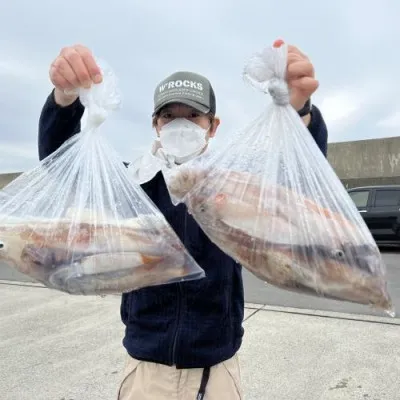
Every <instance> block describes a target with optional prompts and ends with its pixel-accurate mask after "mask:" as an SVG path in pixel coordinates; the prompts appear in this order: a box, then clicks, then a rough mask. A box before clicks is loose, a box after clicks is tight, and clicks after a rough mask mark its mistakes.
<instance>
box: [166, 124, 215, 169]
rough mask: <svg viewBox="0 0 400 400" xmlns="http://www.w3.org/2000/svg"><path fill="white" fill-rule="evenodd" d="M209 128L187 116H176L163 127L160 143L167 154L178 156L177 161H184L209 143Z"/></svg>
mask: <svg viewBox="0 0 400 400" xmlns="http://www.w3.org/2000/svg"><path fill="white" fill-rule="evenodd" d="M209 129H210V128H208V129H203V128H202V127H200V126H198V125H197V124H195V123H194V122H191V121H189V120H187V119H185V118H176V119H174V120H173V121H171V122H169V123H168V124H165V125H164V126H163V127H162V128H161V130H160V143H161V146H162V148H163V149H164V151H165V152H166V153H167V154H169V155H172V156H174V157H176V159H177V161H179V160H181V161H184V160H185V159H188V158H192V157H195V156H197V155H198V154H200V153H201V151H202V150H203V149H204V147H205V146H206V145H207V141H206V134H207V132H208V130H209Z"/></svg>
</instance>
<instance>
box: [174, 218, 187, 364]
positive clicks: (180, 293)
mask: <svg viewBox="0 0 400 400" xmlns="http://www.w3.org/2000/svg"><path fill="white" fill-rule="evenodd" d="M186 223H187V212H185V222H184V231H183V232H184V233H183V244H184V245H185V247H186ZM177 290H178V306H177V313H176V327H175V333H174V341H173V345H172V363H173V364H176V345H177V341H178V333H179V324H180V319H181V307H182V306H181V302H182V296H183V293H182V286H181V283H179V282H178V283H177Z"/></svg>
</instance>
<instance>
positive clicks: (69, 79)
mask: <svg viewBox="0 0 400 400" xmlns="http://www.w3.org/2000/svg"><path fill="white" fill-rule="evenodd" d="M50 80H51V82H52V83H53V85H54V87H55V91H54V98H55V101H56V103H57V104H58V105H60V106H62V107H66V106H68V105H70V104H72V103H73V102H74V101H75V100H76V99H77V98H78V95H77V94H75V93H68V92H72V91H74V90H75V89H78V88H80V87H84V88H89V87H90V86H91V85H92V83H100V82H101V81H102V76H101V71H100V68H99V67H98V65H97V64H96V62H95V60H94V58H93V55H92V53H91V52H90V50H89V49H88V48H86V47H84V46H82V45H75V46H71V47H65V48H64V49H62V50H61V52H60V54H59V55H58V56H57V58H56V59H55V60H54V61H53V63H52V64H51V66H50Z"/></svg>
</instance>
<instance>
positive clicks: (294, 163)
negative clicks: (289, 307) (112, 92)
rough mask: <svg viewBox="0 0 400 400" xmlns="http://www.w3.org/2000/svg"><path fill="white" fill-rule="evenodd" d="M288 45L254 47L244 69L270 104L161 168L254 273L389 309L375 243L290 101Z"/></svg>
mask: <svg viewBox="0 0 400 400" xmlns="http://www.w3.org/2000/svg"><path fill="white" fill-rule="evenodd" d="M286 60H287V47H286V45H284V46H282V47H280V48H273V47H271V48H267V49H265V50H264V51H263V52H261V53H258V54H256V55H254V56H253V57H252V58H251V59H250V60H249V63H248V64H247V65H246V66H245V69H244V78H245V79H246V81H247V82H250V84H251V85H252V86H254V87H255V88H256V89H258V90H259V91H261V92H264V93H269V94H270V95H271V97H272V100H273V101H272V104H270V105H268V107H266V109H265V110H264V111H263V112H262V113H261V115H259V116H258V117H257V118H256V119H255V120H254V121H252V122H251V123H250V124H249V125H248V126H247V127H245V129H243V130H241V131H240V132H239V133H237V134H236V135H235V136H234V137H233V139H232V140H231V141H230V142H229V143H228V144H227V145H226V146H224V147H223V148H221V149H220V150H217V151H214V153H211V152H205V153H204V155H203V156H201V157H199V158H197V159H195V160H193V161H190V162H188V163H185V164H183V165H181V166H180V167H178V168H174V169H166V168H165V169H164V171H163V174H164V176H165V179H166V182H167V185H168V189H169V192H170V195H171V198H172V200H173V202H174V204H178V203H185V204H186V206H187V207H188V211H189V212H190V213H191V214H192V215H193V217H194V218H195V220H196V221H197V222H198V223H199V225H200V226H201V227H202V229H203V230H204V232H205V233H206V234H207V235H208V237H209V238H210V239H211V240H212V241H213V242H214V243H215V244H216V245H217V246H219V248H220V249H221V250H223V251H224V252H225V253H226V254H228V255H229V256H231V257H232V258H233V259H235V260H236V261H237V262H239V263H240V264H241V265H243V267H245V268H247V269H248V270H249V271H250V272H252V273H253V274H254V275H255V276H257V277H258V278H260V279H261V280H263V281H265V282H267V283H269V284H272V285H274V286H276V287H279V288H282V289H285V290H290V291H296V292H299V293H303V294H309V295H314V296H321V297H326V298H330V299H336V300H341V301H348V302H354V303H358V304H364V305H371V306H372V307H374V308H376V309H380V310H384V311H386V312H387V313H388V314H389V315H392V316H394V315H395V314H394V307H393V305H392V301H391V298H390V295H389V293H388V290H387V282H386V267H385V265H384V262H383V260H382V257H381V254H380V252H379V249H378V247H377V245H376V243H375V241H374V240H373V238H372V236H371V234H370V232H369V230H368V228H367V227H366V225H365V223H364V221H363V219H362V217H361V216H360V214H359V212H358V210H357V208H356V207H355V205H354V204H353V202H352V200H351V198H350V197H349V195H348V194H347V192H346V190H345V188H344V187H343V185H342V183H341V182H340V180H339V178H338V177H337V175H336V174H335V172H334V170H333V169H332V168H331V166H330V164H329V163H328V161H327V159H326V158H325V157H324V155H323V154H322V153H321V151H320V149H319V148H318V146H317V144H316V143H315V141H314V139H313V137H312V136H311V134H310V132H309V130H308V129H307V127H306V126H305V124H304V123H303V121H302V119H301V118H300V117H299V115H298V114H297V112H296V111H295V110H294V108H293V107H292V106H291V105H290V90H289V88H288V85H287V82H286V80H285V77H286V67H287V64H286Z"/></svg>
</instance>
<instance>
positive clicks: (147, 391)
mask: <svg viewBox="0 0 400 400" xmlns="http://www.w3.org/2000/svg"><path fill="white" fill-rule="evenodd" d="M202 374H203V369H202V368H194V369H176V368H175V367H173V366H172V367H169V366H166V365H161V364H156V363H150V362H145V361H139V360H136V359H134V358H131V357H129V356H128V360H127V363H126V367H125V371H124V374H123V379H122V383H121V385H120V388H119V393H118V400H196V399H197V394H198V391H199V388H200V383H201V378H202ZM242 399H243V397H242V389H241V377H240V367H239V358H238V356H237V354H236V355H235V356H233V357H232V358H231V359H229V360H226V361H224V362H222V363H220V364H217V365H215V366H213V367H211V368H210V376H209V380H208V383H207V386H206V391H205V396H204V400H242Z"/></svg>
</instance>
